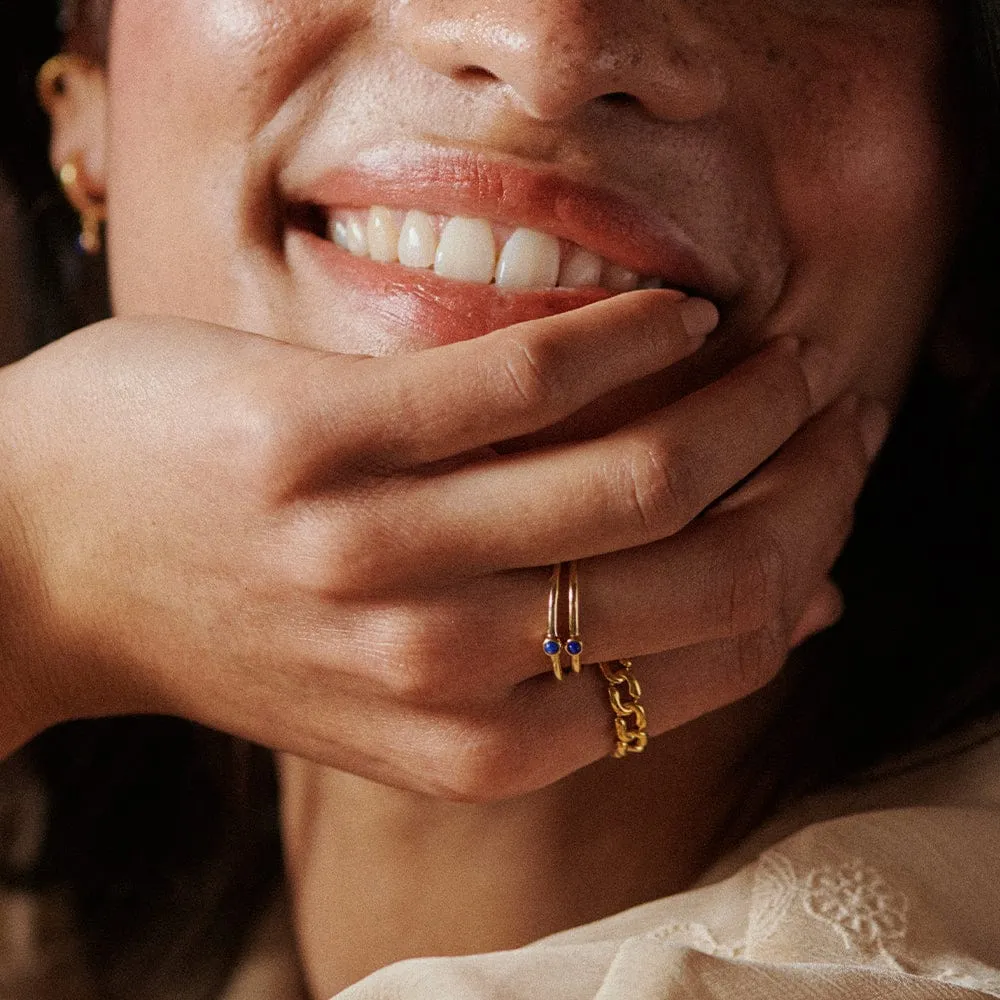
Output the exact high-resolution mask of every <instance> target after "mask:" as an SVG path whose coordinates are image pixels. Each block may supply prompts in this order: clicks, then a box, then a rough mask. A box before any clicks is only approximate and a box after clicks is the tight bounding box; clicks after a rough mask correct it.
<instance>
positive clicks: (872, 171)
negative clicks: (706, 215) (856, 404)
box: [758, 12, 956, 397]
mask: <svg viewBox="0 0 1000 1000" xmlns="http://www.w3.org/2000/svg"><path fill="white" fill-rule="evenodd" d="M891 20H892V18H887V21H891ZM895 20H896V22H898V23H896V24H895V29H894V30H893V26H892V25H891V24H887V25H886V26H885V28H884V30H883V31H880V32H879V33H878V36H877V37H876V36H872V37H868V38H861V39H859V38H857V37H852V38H850V39H845V40H844V43H843V44H836V43H835V44H831V45H829V47H827V48H826V49H823V50H813V51H812V52H811V54H810V55H809V56H806V57H805V58H802V59H801V60H800V61H798V62H796V64H795V65H794V66H792V67H789V66H785V67H777V68H775V69H774V70H773V72H772V74H771V77H772V79H771V84H770V88H769V95H770V96H771V111H770V113H769V114H768V115H767V116H766V117H763V118H762V119H761V120H765V121H771V122H773V123H774V124H773V125H772V126H771V127H770V129H769V131H768V133H767V138H766V140H765V141H766V145H767V148H768V150H769V152H770V158H771V164H772V165H771V171H772V185H773V191H774V198H775V203H776V206H777V209H778V213H779V215H780V218H781V222H782V225H783V228H784V230H785V234H786V237H787V241H788V246H789V252H790V258H791V269H790V273H789V279H788V284H787V287H786V290H785V294H784V296H783V299H782V302H781V308H780V310H779V311H778V313H777V314H776V315H775V317H774V318H773V323H774V325H775V327H776V330H775V332H776V333H785V332H793V333H797V334H799V335H806V336H809V335H813V336H821V337H822V336H825V337H827V338H829V339H834V340H836V341H838V343H839V344H840V345H842V346H843V347H844V348H845V349H846V350H847V351H848V352H849V353H850V355H851V357H852V358H853V359H854V361H855V366H856V368H857V370H858V382H857V384H858V386H859V388H860V389H861V390H862V391H864V392H869V393H873V394H876V395H880V396H885V397H891V396H894V395H896V394H897V393H898V391H899V389H900V387H901V384H902V382H903V381H904V379H905V377H906V375H907V373H908V369H909V366H910V364H911V361H912V357H913V355H914V352H915V350H916V348H917V346H918V344H919V341H920V337H921V334H922V333H923V331H924V329H925V327H926V325H927V323H928V321H929V318H930V316H931V314H932V313H933V310H934V307H935V305H936V302H937V299H938V297H939V295H940V291H941V285H942V283H943V281H944V278H945V273H946V271H947V267H948V263H949V258H950V252H951V247H952V246H953V244H954V241H955V236H956V234H955V226H956V223H955V219H956V198H955V187H956V178H955V177H954V176H953V175H952V169H953V168H952V163H953V161H954V158H953V157H952V156H950V152H949V141H948V138H947V133H946V130H945V129H944V127H943V126H942V124H941V121H940V117H939V113H938V104H939V101H940V99H941V97H940V95H941V86H942V74H941V71H940V66H939V52H940V44H939V38H938V31H939V29H938V26H937V23H936V20H935V19H934V18H932V17H931V15H929V14H928V15H926V16H924V17H921V16H920V15H919V14H914V13H913V12H909V13H907V15H906V16H905V17H904V16H903V15H897V16H896V18H895ZM805 51H807V52H808V51H809V50H805ZM775 86H780V91H781V93H780V96H779V97H777V98H775V97H774V93H775V90H774V88H775ZM776 110H777V111H778V113H777V114H776V113H775V111H776ZM758 113H760V114H761V115H763V109H760V111H759V112H758Z"/></svg>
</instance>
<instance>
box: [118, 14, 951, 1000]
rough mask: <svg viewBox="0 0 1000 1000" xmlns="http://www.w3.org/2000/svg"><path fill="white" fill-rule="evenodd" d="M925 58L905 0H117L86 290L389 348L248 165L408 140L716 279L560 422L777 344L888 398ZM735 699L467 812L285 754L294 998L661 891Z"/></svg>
mask: <svg viewBox="0 0 1000 1000" xmlns="http://www.w3.org/2000/svg"><path fill="white" fill-rule="evenodd" d="M942 62H943V54H942V52H941V25H940V23H939V13H938V7H937V5H936V4H935V3H932V2H930V0H925V2H912V3H908V4H900V3H872V2H861V0H859V2H856V3H849V2H846V0H839V2H835V0H828V2H823V0H820V2H816V3H806V2H804V0H803V2H797V0H761V2H754V0H712V2H709V0H705V2H700V0H632V2H627V0H615V2H613V3H612V2H598V0H523V2H522V0H503V2H499V0H487V2H483V0H378V2H375V0H364V2H362V0H159V2H151V0H117V7H116V16H115V21H114V29H113V37H112V43H111V65H110V72H111V84H110V101H111V109H110V110H111V115H110V123H111V126H110V129H111V131H110V147H109V164H110V165H109V178H108V200H109V213H110V222H109V238H110V246H111V278H112V286H113V293H114V299H115V304H116V307H117V309H118V310H119V311H120V312H123V313H165V314H180V315H185V316H190V317H193V318H196V319H205V320H209V321H213V322H217V323H221V324H224V325H227V326H235V327H241V328H244V329H249V330H253V331H256V332H259V333H263V334H268V335H272V336H276V337H280V338H282V339H286V340H291V341H297V342H300V343H303V344H310V345H317V346H321V347H325V348H328V349H331V350H335V351H345V352H351V353H361V354H366V353H377V352H378V351H382V350H385V349H388V350H393V349H406V348H407V344H408V340H407V336H408V333H407V330H406V328H405V316H406V310H405V309H400V310H395V311H394V310H391V309H386V308H384V303H382V304H380V303H377V302H376V303H369V304H368V305H366V304H365V302H364V301H363V299H359V298H358V296H357V295H356V294H355V292H354V290H352V289H351V288H348V287H344V286H340V285H338V284H337V283H336V282H331V281H324V280H317V279H316V277H315V275H314V274H311V273H309V274H307V273H304V272H303V271H302V270H301V269H299V268H297V266H295V265H294V264H293V263H290V262H289V259H288V258H287V257H286V255H285V252H284V245H283V243H282V208H281V205H280V196H279V191H280V187H279V185H278V182H277V179H278V178H279V177H280V176H281V175H282V171H284V170H286V169H288V168H289V165H290V164H291V165H296V164H302V163H305V164H307V165H309V164H326V165H327V166H328V167H340V166H343V165H345V164H347V163H350V162H351V161H352V159H353V158H355V157H357V156H358V155H359V154H360V153H361V152H363V151H364V150H366V149H369V148H371V147H374V146H381V145H385V144H389V143H393V142H397V141H417V142H425V143H430V144H435V145H443V146H445V147H448V148H459V149H462V150H470V149H471V150H474V151H479V152H486V153H488V154H492V155H496V156H503V157H506V158H513V159H515V160H516V161H518V162H519V163H522V164H524V165H527V166H537V165H547V166H556V167H558V168H559V169H561V170H565V171H566V172H567V173H569V174H571V175H572V176H573V177H574V178H576V179H578V180H580V181H583V182H586V183H589V184H593V185H603V186H605V187H607V188H609V189H611V190H612V191H614V192H616V193H618V194H621V195H623V196H625V197H627V198H629V199H630V200H631V201H632V202H633V203H634V204H636V205H638V206H656V207H657V208H659V209H661V210H663V211H665V212H666V213H668V214H669V215H670V217H671V218H672V219H673V220H674V221H675V222H676V223H677V225H678V226H679V227H680V228H682V229H683V231H684V232H686V233H687V234H688V235H689V236H690V238H691V240H692V242H693V243H694V244H695V245H696V246H697V247H698V248H699V250H700V252H701V253H703V254H704V255H705V256H706V257H707V258H709V259H711V260H713V261H715V262H716V263H717V264H718V265H719V268H720V269H721V270H722V271H724V272H725V273H726V274H728V275H731V276H732V281H731V286H732V287H731V294H728V295H727V297H726V300H725V301H724V302H720V305H721V306H722V309H723V317H724V322H723V326H722V328H721V329H720V331H719V332H718V333H717V334H716V335H714V336H713V338H712V339H711V340H710V342H709V345H708V346H707V347H706V348H705V349H704V350H703V351H702V352H701V353H700V354H699V355H698V356H697V357H696V358H695V359H694V361H693V362H691V363H689V364H684V365H679V366H677V367H676V368H675V369H672V370H671V371H670V372H668V373H665V374H664V375H663V376H661V377H656V378H652V379H647V380H645V381H644V382H643V383H642V384H641V385H639V386H637V387H634V388H633V389H631V390H629V391H628V392H623V393H622V394H620V395H619V396H616V398H615V399H614V400H611V401H609V402H608V405H606V406H604V407H603V408H597V409H595V410H594V411H593V412H592V413H591V414H589V415H588V417H587V419H588V420H590V421H591V422H592V423H591V427H590V429H591V430H594V429H597V428H603V427H607V426H609V425H611V424H613V423H615V422H616V421H621V420H623V419H626V418H628V417H632V416H635V415H636V413H638V412H640V411H642V410H644V409H649V408H651V407H653V406H654V405H658V404H659V403H661V402H662V400H663V399H664V397H666V396H671V395H676V394H677V393H678V392H680V391H682V390H683V389H687V388H690V387H691V386H693V385H697V384H700V383H704V382H705V381H707V380H708V379H709V378H711V377H712V376H714V375H715V374H717V373H718V372H720V371H721V370H724V369H726V368H728V367H731V366H732V364H733V363H734V360H735V359H737V358H739V357H741V356H743V355H745V354H746V353H748V352H749V351H751V350H753V349H754V348H755V347H757V346H759V345H760V344H762V343H763V342H765V341H767V340H769V339H772V338H776V337H779V336H782V335H795V336H799V337H803V338H806V339H815V340H821V341H824V342H825V343H826V344H828V345H829V346H831V347H832V348H833V349H835V350H836V351H837V352H838V354H839V355H840V356H842V357H845V358H847V360H848V363H849V365H850V367H851V369H852V371H853V372H854V379H853V385H854V388H856V389H857V390H858V391H859V392H862V393H867V394H871V395H875V396H879V397H883V398H886V399H890V400H891V399H893V398H894V397H895V396H896V395H897V394H898V392H899V390H900V388H901V386H902V384H903V383H904V381H905V378H906V375H907V372H908V368H909V365H910V363H911V360H912V357H913V354H914V351H915V350H916V347H917V345H918V343H919V341H920V338H921V335H922V333H923V332H924V328H925V325H926V323H927V322H928V318H929V316H930V315H931V314H932V311H933V309H934V306H935V304H936V301H937V298H938V295H939V291H940V288H941V285H942V282H943V279H944V277H945V275H946V272H947V268H948V264H949V260H950V255H951V251H952V247H953V244H954V241H955V232H954V230H955V216H956V205H955V201H956V197H955V191H956V189H957V188H958V185H959V183H960V180H961V179H960V178H957V177H955V176H953V174H952V167H951V166H950V165H951V164H953V163H955V162H956V158H955V157H954V156H953V153H952V150H951V140H950V137H949V136H948V134H947V130H946V129H945V127H944V125H943V124H942V122H941V121H940V120H939V117H938V113H937V110H936V109H937V107H938V103H939V101H938V96H939V94H940V90H941V86H942V82H941V79H940V77H941V72H942V71H941V65H942ZM412 207H418V208H419V207H421V206H419V205H416V206H412ZM575 430H576V432H582V431H584V430H586V428H585V427H577V428H576V429H575ZM596 696H597V692H595V697H596ZM763 714H766V713H762V711H761V709H760V706H759V704H758V703H753V702H751V703H750V707H749V708H747V707H745V706H744V707H742V708H741V707H739V706H737V707H735V708H733V709H731V710H727V713H723V714H722V715H721V716H719V717H715V718H714V719H713V718H709V719H708V720H701V721H700V722H699V723H696V724H695V725H694V726H692V727H685V728H684V729H682V730H681V731H679V732H677V733H671V734H667V735H665V736H663V737H660V738H659V739H658V740H657V741H654V742H655V744H656V746H655V749H654V750H651V751H650V752H649V753H648V754H646V755H644V757H643V758H642V759H641V762H638V763H632V762H630V766H628V767H610V768H609V767H607V766H605V765H604V764H599V765H595V766H594V767H593V768H588V769H585V770H584V771H582V772H580V773H578V774H576V775H574V776H573V777H572V778H571V779H567V781H565V782H563V783H560V784H559V785H557V786H555V787H554V788H551V789H547V790H545V791H543V792H540V793H536V794H535V795H533V796H531V797H530V798H529V799H528V800H525V801H518V802H514V803H502V804H498V805H495V806H492V807H490V808H488V809H478V810H477V809H473V808H472V807H462V808H459V807H456V806H454V805H449V804H446V803H438V802H429V801H427V800H424V799H421V798H420V797H419V796H412V795H407V794H406V793H399V792H395V791H393V790H391V789H385V788H379V787H375V786H368V785H366V783H364V782H363V781H362V780H361V779H354V778H350V777H348V776H345V775H337V774H334V773H329V772H322V771H321V770H320V769H318V768H315V767H312V766H311V765H308V764H304V763H303V762H301V761H293V760H285V761H284V762H283V795H284V806H285V822H286V834H287V840H288V856H289V861H290V874H291V878H292V882H293V888H294V891H295V904H296V912H297V922H298V926H299V932H300V939H299V944H300V948H301V950H302V953H303V960H304V963H305V965H306V968H307V971H308V974H309V978H310V983H311V985H312V989H313V992H314V994H315V995H316V996H321V995H330V994H331V993H332V992H334V990H335V989H338V988H340V987H342V986H343V985H345V984H346V983H347V982H349V981H351V980H352V979H354V978H357V977H358V976H360V975H362V974H363V973H365V972H367V971H369V970H370V969H372V968H374V967H376V966H377V965H379V964H383V963H385V962H388V961H391V960H393V959H396V958H401V957H405V956H407V955H412V954H420V953H428V952H432V951H438V952H448V951H454V952H461V951H466V950H473V949H490V948H495V947H509V946H513V945H516V944H520V943H523V942H524V941H525V940H528V939H530V938H532V937H536V936H539V935H541V934H544V933H547V932H551V931H555V930H558V929H560V928H563V927H567V926H570V925H572V924H574V923H578V922H582V921H585V920H592V919H596V918H598V917H601V916H604V915H606V914H608V913H610V912H614V911H615V910H616V909H621V908H624V907H626V906H629V905H632V904H635V903H638V902H641V901H643V900H645V899H649V898H653V897H655V896H656V895H659V894H662V893H665V892H669V891H674V890H676V889H678V888H680V887H682V886H684V885H686V884H688V883H689V882H690V881H691V878H692V877H693V876H694V874H695V873H697V872H698V871H699V870H700V869H701V867H703V866H704V864H705V863H706V861H707V860H708V859H709V856H710V851H709V850H708V849H707V848H705V846H704V845H705V844H710V843H712V838H713V836H714V835H715V834H716V833H717V832H718V830H719V829H720V826H721V824H722V823H723V822H724V820H725V818H726V816H727V815H728V810H729V808H730V807H731V806H732V805H733V804H734V802H736V798H735V797H736V796H738V794H739V790H738V789H734V788H733V787H731V784H727V782H728V781H730V780H731V779H730V778H726V777H725V776H727V775H731V765H732V762H733V760H734V759H736V758H737V757H738V755H739V753H740V752H741V750H742V749H745V747H746V745H747V744H748V742H749V741H750V740H751V738H752V734H753V732H754V731H755V727H756V726H758V725H760V721H759V720H760V718H761V717H763ZM712 747H714V748H715V749H714V750H711V749H706V748H712ZM650 789H661V790H662V794H660V795H652V794H650ZM623 818H624V820H623ZM625 820H627V828H628V830H629V836H628V837H627V838H622V837H621V835H620V831H621V829H622V824H623V822H624V821H625ZM317 830H319V831H320V833H319V834H317V832H316V831H317ZM609 858H610V860H611V861H612V863H613V864H614V865H615V869H616V873H617V875H618V876H619V877H618V878H616V879H605V880H603V881H602V889H601V891H600V892H595V891H594V886H593V883H592V880H590V879H589V878H588V877H587V876H588V873H593V872H595V871H598V872H602V873H603V872H606V871H607V866H608V861H609ZM512 872H513V873H515V874H514V875H512V874H511V873H512ZM455 885H463V886H466V887H468V892H467V895H466V898H465V899H464V902H463V906H462V907H456V906H455V905H454V902H453V901H454V887H455Z"/></svg>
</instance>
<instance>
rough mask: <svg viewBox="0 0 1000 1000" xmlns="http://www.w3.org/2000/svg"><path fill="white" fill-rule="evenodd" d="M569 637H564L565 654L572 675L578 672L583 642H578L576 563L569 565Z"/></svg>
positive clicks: (578, 585) (578, 620) (578, 598)
mask: <svg viewBox="0 0 1000 1000" xmlns="http://www.w3.org/2000/svg"><path fill="white" fill-rule="evenodd" d="M566 596H567V598H568V599H569V635H568V636H567V637H566V652H567V653H569V662H570V666H571V667H572V668H573V673H574V674H578V673H579V672H580V657H581V656H582V655H583V642H582V641H581V640H580V580H579V577H578V576H577V572H576V562H575V561H574V562H571V563H570V564H569V587H568V593H567V595H566Z"/></svg>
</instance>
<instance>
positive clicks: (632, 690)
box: [600, 660, 649, 759]
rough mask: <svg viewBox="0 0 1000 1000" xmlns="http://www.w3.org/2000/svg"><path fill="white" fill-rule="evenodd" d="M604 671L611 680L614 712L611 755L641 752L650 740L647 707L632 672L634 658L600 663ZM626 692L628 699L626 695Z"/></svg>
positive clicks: (609, 699) (609, 696)
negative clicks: (614, 662)
mask: <svg viewBox="0 0 1000 1000" xmlns="http://www.w3.org/2000/svg"><path fill="white" fill-rule="evenodd" d="M600 667H601V673H602V674H603V675H604V679H605V680H606V681H607V682H608V701H609V702H611V711H612V712H614V715H615V719H614V721H615V744H616V745H615V749H614V750H613V751H612V753H611V756H612V757H618V758H619V759H620V758H622V757H625V756H626V755H627V754H630V753H642V751H643V750H645V749H646V744H647V743H648V742H649V734H648V733H647V732H646V711H645V709H644V708H643V707H642V706H641V705H640V704H639V699H640V698H641V697H642V688H641V687H639V682H638V681H637V680H636V679H635V677H634V675H633V674H632V661H631V660H618V661H617V662H616V664H615V665H614V666H612V665H611V664H608V663H602V664H600ZM623 686H624V688H625V691H624V695H627V697H628V701H626V700H625V697H623V692H622V687H623Z"/></svg>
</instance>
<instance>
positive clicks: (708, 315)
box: [680, 299, 719, 342]
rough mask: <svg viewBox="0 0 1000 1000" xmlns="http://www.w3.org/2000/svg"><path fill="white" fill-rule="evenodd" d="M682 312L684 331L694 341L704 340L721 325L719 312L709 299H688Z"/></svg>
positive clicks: (681, 306)
mask: <svg viewBox="0 0 1000 1000" xmlns="http://www.w3.org/2000/svg"><path fill="white" fill-rule="evenodd" d="M680 311H681V322H682V323H683V324H684V331H685V332H686V333H687V335H688V336H689V337H690V338H691V340H693V341H697V342H700V341H702V340H704V339H705V338H706V337H707V336H708V335H709V334H710V333H711V332H712V331H713V330H714V329H715V328H716V327H717V326H718V325H719V310H718V309H716V308H715V306H714V305H713V304H712V303H711V302H709V301H708V299H686V300H685V301H684V302H682V303H681V304H680Z"/></svg>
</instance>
